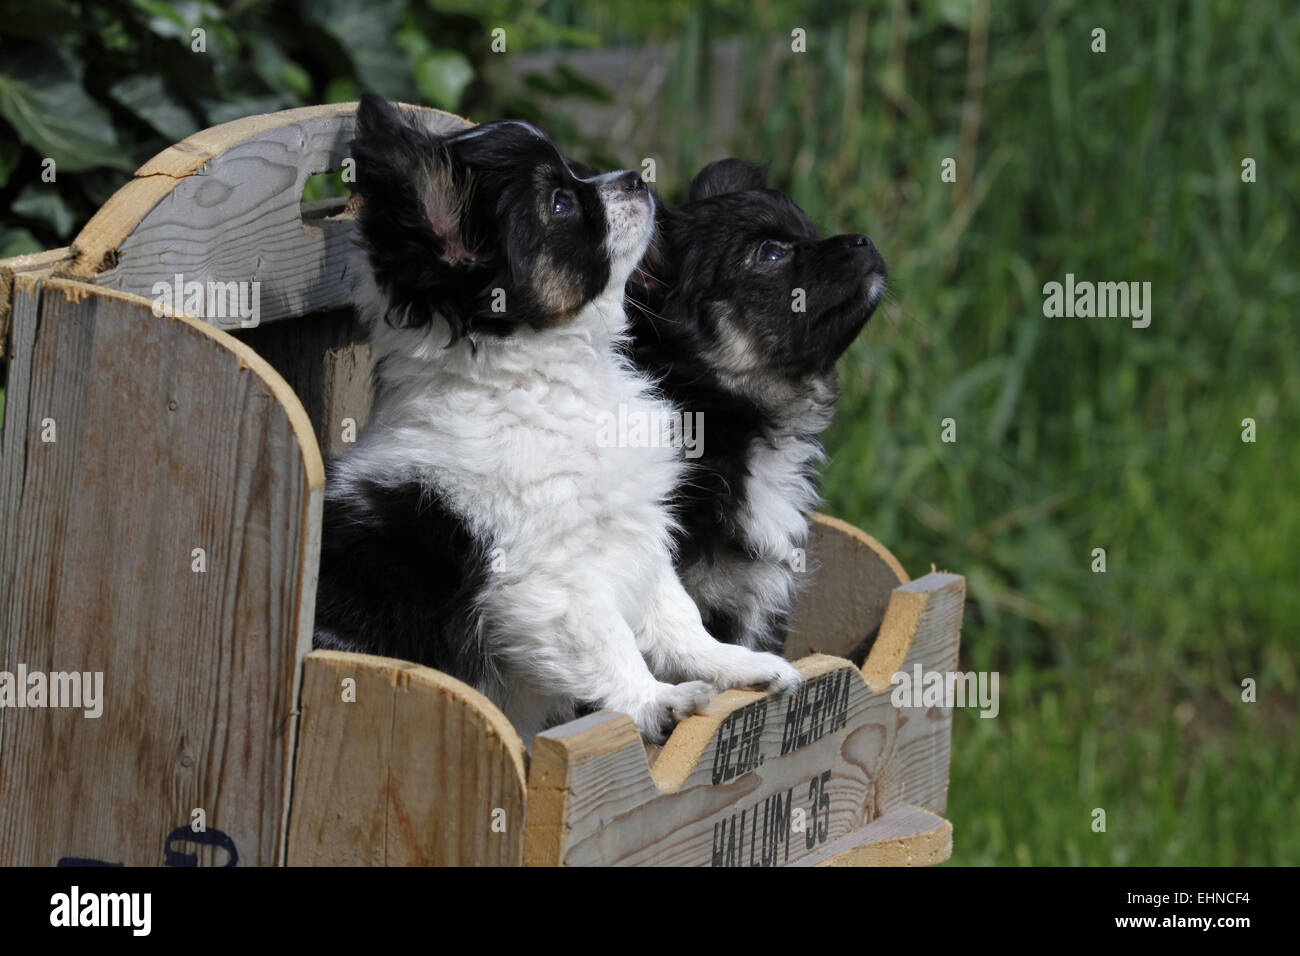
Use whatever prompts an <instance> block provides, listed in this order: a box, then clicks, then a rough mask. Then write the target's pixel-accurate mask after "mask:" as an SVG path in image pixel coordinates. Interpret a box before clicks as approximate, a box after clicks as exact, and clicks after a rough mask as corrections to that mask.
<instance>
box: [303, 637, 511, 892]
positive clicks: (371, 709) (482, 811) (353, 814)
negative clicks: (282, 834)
mask: <svg viewBox="0 0 1300 956" xmlns="http://www.w3.org/2000/svg"><path fill="white" fill-rule="evenodd" d="M346 680H351V681H353V682H354V685H353V687H352V688H351V689H350V690H351V691H352V692H353V693H354V698H353V699H352V700H350V701H349V700H345V699H344V693H345V691H344V688H345V683H344V682H345V681H346ZM524 802H525V781H524V747H523V742H522V741H521V740H520V739H519V735H518V734H517V733H516V732H515V730H514V728H513V727H512V726H511V725H510V723H509V721H507V720H506V718H505V715H503V714H502V713H501V712H500V711H499V710H498V709H497V708H496V707H495V706H494V705H493V704H492V703H491V702H490V701H489V700H488V699H487V698H486V697H484V696H483V695H482V694H480V693H478V692H477V691H475V690H474V689H473V688H471V687H469V686H468V685H466V684H463V683H461V682H460V681H458V680H455V679H454V678H451V677H448V676H447V675H446V674H442V673H440V672H438V671H435V670H431V669H429V668H427V667H420V666H419V665H416V664H409V663H407V662H405V661H397V660H390V659H388V658H382V657H369V656H366V655H362V654H345V653H341V652H338V651H313V652H312V653H311V654H310V655H308V658H307V662H306V665H305V674H304V680H303V692H302V736H301V744H300V746H299V752H298V765H297V773H296V777H295V782H294V796H293V814H292V817H291V821H292V822H291V835H290V840H289V862H290V864H291V865H308V866H320V865H324V866H358V865H362V866H475V865H478V866H508V865H518V864H519V863H520V862H521V861H522V859H523V846H524ZM494 815H495V816H494ZM494 823H495V824H496V825H497V826H496V827H494V825H493V824H494Z"/></svg>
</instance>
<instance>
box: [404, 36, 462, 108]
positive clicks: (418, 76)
mask: <svg viewBox="0 0 1300 956" xmlns="http://www.w3.org/2000/svg"><path fill="white" fill-rule="evenodd" d="M473 79H474V67H473V66H472V65H471V64H470V62H469V60H468V59H467V58H466V57H465V55H464V54H463V53H459V52H457V51H456V50H432V51H430V52H428V53H426V54H424V56H422V57H420V59H419V60H417V61H416V63H415V85H416V86H417V87H418V88H419V90H420V95H421V96H423V97H424V98H425V100H427V101H428V102H429V103H431V104H432V105H434V106H438V107H441V108H442V109H445V110H455V109H459V108H460V98H461V95H462V94H463V93H464V92H465V87H467V86H469V84H470V82H471V81H472V80H473Z"/></svg>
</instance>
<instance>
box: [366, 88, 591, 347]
mask: <svg viewBox="0 0 1300 956" xmlns="http://www.w3.org/2000/svg"><path fill="white" fill-rule="evenodd" d="M352 155H353V156H354V157H355V159H356V161H357V188H358V191H359V192H360V194H361V197H362V205H361V210H360V212H359V214H358V219H359V224H360V228H361V234H362V237H363V240H364V242H365V245H366V250H367V252H368V253H369V256H370V261H371V263H372V265H373V267H374V269H375V275H376V279H377V280H378V283H379V286H380V288H381V290H383V291H384V292H385V293H386V294H387V295H388V297H389V302H390V304H391V305H392V313H391V314H390V316H389V321H390V322H393V323H394V324H396V325H408V326H419V325H424V324H426V323H428V322H429V321H430V320H431V319H432V316H433V310H434V309H435V308H436V309H437V310H438V311H439V312H441V313H442V314H443V315H444V316H446V317H447V318H448V319H449V320H450V322H451V324H452V329H453V334H455V335H460V334H466V333H469V334H473V333H485V334H490V335H506V334H509V332H510V330H511V329H512V328H513V327H515V326H516V325H518V324H522V323H527V324H529V325H531V326H533V327H534V328H542V327H545V326H547V325H552V324H555V323H557V322H562V321H564V320H565V319H567V318H569V317H571V316H572V315H573V314H574V313H575V312H577V311H578V309H579V308H581V306H582V304H583V303H585V302H587V301H590V299H591V298H593V297H594V296H595V295H596V294H597V293H598V292H599V291H600V290H601V289H603V288H604V287H605V285H606V284H607V283H608V281H609V265H608V262H607V261H606V258H605V256H604V255H603V250H602V244H603V242H604V239H605V230H606V223H605V217H604V214H603V211H602V206H601V202H600V198H599V196H598V195H597V187H596V186H595V185H594V184H592V183H590V182H583V181H581V180H579V179H578V178H577V177H576V176H574V175H573V172H572V170H570V169H569V167H568V165H567V164H566V163H565V161H564V158H563V157H562V156H561V155H560V153H559V151H558V150H556V148H555V146H554V144H552V143H551V141H550V140H549V139H547V138H546V137H545V135H544V134H542V133H541V132H540V131H539V130H537V129H536V128H535V127H533V126H531V125H529V124H527V123H520V122H516V121H512V120H503V121H499V122H494V123H484V124H482V125H481V126H477V127H473V128H471V129H469V130H465V131H460V132H456V133H453V134H450V135H447V136H435V135H433V134H432V133H430V132H429V131H428V130H427V129H426V128H425V127H424V126H423V125H421V123H420V121H419V120H418V119H417V118H415V117H414V116H413V115H412V114H406V113H400V112H399V111H398V110H397V109H396V108H395V107H393V106H391V105H390V104H389V103H388V102H387V101H385V100H384V99H383V98H382V97H379V96H375V95H374V94H372V93H367V94H365V95H363V96H362V98H361V104H360V107H359V108H358V110H357V137H356V139H355V140H354V141H353V143H352ZM557 194H562V195H564V196H565V197H566V198H567V199H568V200H570V201H571V203H572V205H573V214H572V216H571V217H570V221H569V222H568V223H567V224H566V225H565V227H564V228H555V226H556V224H555V222H554V221H553V220H552V221H551V222H549V225H550V227H551V228H547V225H548V222H547V220H548V219H549V218H550V217H549V216H548V209H547V206H546V204H547V203H549V202H550V201H551V200H552V198H553V197H555V196H556V195H557ZM431 207H432V208H431ZM575 264H582V266H581V267H579V266H577V265H575ZM498 290H501V291H502V292H504V301H505V302H506V303H508V310H507V311H505V312H501V311H494V310H493V304H494V298H496V297H497V296H498ZM548 290H549V293H548Z"/></svg>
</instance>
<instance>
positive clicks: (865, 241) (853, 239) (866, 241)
mask: <svg viewBox="0 0 1300 956" xmlns="http://www.w3.org/2000/svg"><path fill="white" fill-rule="evenodd" d="M844 244H845V245H846V246H866V247H867V248H868V249H871V248H873V246H872V245H871V239H870V238H869V237H867V236H864V235H862V234H861V233H858V234H856V235H850V236H845V237H844Z"/></svg>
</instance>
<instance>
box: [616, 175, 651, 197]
mask: <svg viewBox="0 0 1300 956" xmlns="http://www.w3.org/2000/svg"><path fill="white" fill-rule="evenodd" d="M622 182H623V188H624V189H626V190H627V191H628V192H630V193H643V192H645V191H646V184H645V180H644V179H642V178H641V174H640V173H624V175H623V180H622Z"/></svg>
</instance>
